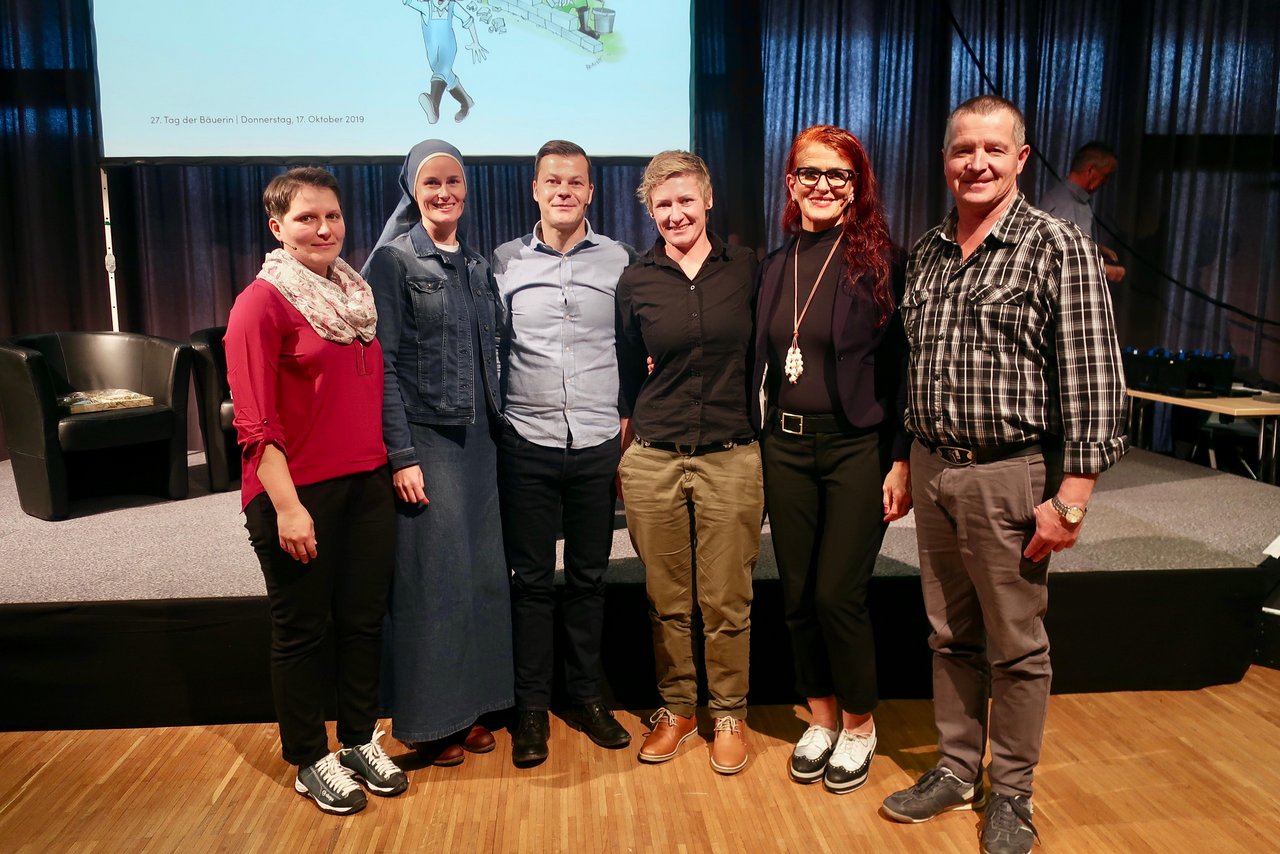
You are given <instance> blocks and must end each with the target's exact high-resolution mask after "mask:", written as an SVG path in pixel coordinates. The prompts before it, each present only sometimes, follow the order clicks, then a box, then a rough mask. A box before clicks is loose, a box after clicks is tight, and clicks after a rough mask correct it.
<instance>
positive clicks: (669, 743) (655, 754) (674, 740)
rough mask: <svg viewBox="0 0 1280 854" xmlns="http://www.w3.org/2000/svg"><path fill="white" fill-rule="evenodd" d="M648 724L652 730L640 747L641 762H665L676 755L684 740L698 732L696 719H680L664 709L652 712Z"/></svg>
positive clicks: (692, 717) (691, 716) (690, 717)
mask: <svg viewBox="0 0 1280 854" xmlns="http://www.w3.org/2000/svg"><path fill="white" fill-rule="evenodd" d="M649 724H650V725H651V726H652V727H653V729H652V730H650V731H649V733H648V734H647V735H646V736H645V737H644V744H642V745H640V761H641V762H666V761H667V760H668V759H670V758H671V757H673V756H675V755H676V752H677V751H679V750H680V745H682V744H684V742H685V739H687V738H688V737H689V736H691V735H693V734H694V733H695V732H697V731H698V719H697V718H696V717H694V716H693V715H690V716H689V717H687V718H685V717H681V716H680V715H677V714H675V713H674V712H672V711H671V710H669V709H666V708H662V709H658V711H656V712H654V713H653V717H651V718H649Z"/></svg>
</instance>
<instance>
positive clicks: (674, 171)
mask: <svg viewBox="0 0 1280 854" xmlns="http://www.w3.org/2000/svg"><path fill="white" fill-rule="evenodd" d="M680 175H690V176H692V177H693V179H694V180H695V181H697V182H698V189H699V190H701V191H702V197H703V198H704V199H706V200H708V201H709V200H710V199H711V172H710V171H708V170H707V164H706V162H705V161H703V159H702V158H701V157H699V156H698V155H696V154H694V153H693V152H691V151H662V152H659V153H658V154H655V155H654V156H653V159H652V160H650V161H649V165H648V166H646V167H644V177H643V178H641V179H640V186H638V187H636V198H637V199H639V200H640V204H642V205H644V206H645V207H646V208H647V207H649V197H650V196H651V195H652V194H653V191H654V189H655V188H657V187H658V185H660V184H662V183H663V182H665V181H669V180H671V179H672V178H676V177H678V176H680Z"/></svg>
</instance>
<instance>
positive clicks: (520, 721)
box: [511, 709, 551, 768]
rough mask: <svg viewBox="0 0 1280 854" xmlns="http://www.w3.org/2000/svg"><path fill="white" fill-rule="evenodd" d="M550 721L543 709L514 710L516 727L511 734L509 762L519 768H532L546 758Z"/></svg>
mask: <svg viewBox="0 0 1280 854" xmlns="http://www.w3.org/2000/svg"><path fill="white" fill-rule="evenodd" d="M550 736H551V723H550V720H549V719H548V717H547V712H546V710H545V709H525V710H522V711H518V712H516V728H515V731H514V732H513V733H512V734H511V762H512V764H514V765H516V766H517V767H519V768H532V767H533V766H534V765H537V764H539V763H541V762H542V761H543V760H545V759H546V758H547V739H548V738H549V737H550Z"/></svg>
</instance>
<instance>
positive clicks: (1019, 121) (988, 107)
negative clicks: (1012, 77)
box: [942, 95, 1027, 151]
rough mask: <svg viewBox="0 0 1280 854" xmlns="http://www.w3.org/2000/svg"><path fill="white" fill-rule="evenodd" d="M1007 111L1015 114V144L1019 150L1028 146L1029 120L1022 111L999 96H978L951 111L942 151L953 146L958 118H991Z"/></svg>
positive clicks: (943, 138)
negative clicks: (965, 116)
mask: <svg viewBox="0 0 1280 854" xmlns="http://www.w3.org/2000/svg"><path fill="white" fill-rule="evenodd" d="M1001 111H1007V112H1009V113H1011V114H1013V142H1014V144H1015V145H1017V146H1018V147H1019V148H1021V147H1022V146H1024V145H1026V144H1027V120H1026V118H1025V117H1024V116H1023V115H1022V110H1019V109H1018V108H1017V107H1016V106H1014V104H1013V102H1012V101H1007V100H1005V99H1004V98H1001V97H1000V96H999V95H978V96H977V97H976V98H970V99H969V100H967V101H965V102H964V103H963V104H961V105H960V106H958V107H956V108H955V109H954V110H952V111H951V115H949V116H947V132H946V134H944V135H943V137H942V150H943V151H946V150H947V147H948V146H949V145H951V126H952V124H954V123H955V120H956V116H960V115H964V114H965V113H976V114H978V115H980V116H989V115H991V114H992V113H998V112H1001Z"/></svg>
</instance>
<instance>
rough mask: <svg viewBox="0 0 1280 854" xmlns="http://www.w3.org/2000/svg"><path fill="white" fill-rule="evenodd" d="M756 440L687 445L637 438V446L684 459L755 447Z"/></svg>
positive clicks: (733, 440)
mask: <svg viewBox="0 0 1280 854" xmlns="http://www.w3.org/2000/svg"><path fill="white" fill-rule="evenodd" d="M755 441H756V440H755V439H732V440H730V441H728V442H708V443H706V444H705V445H686V444H684V443H683V442H649V441H646V440H644V439H641V438H640V437H639V436H636V444H637V445H639V446H640V447H642V448H653V449H654V450H655V451H670V452H671V453H673V454H680V455H681V456H682V457H700V456H702V455H703V454H714V453H716V452H718V451H728V450H731V449H733V448H736V447H738V446H739V445H754V444H755Z"/></svg>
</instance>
